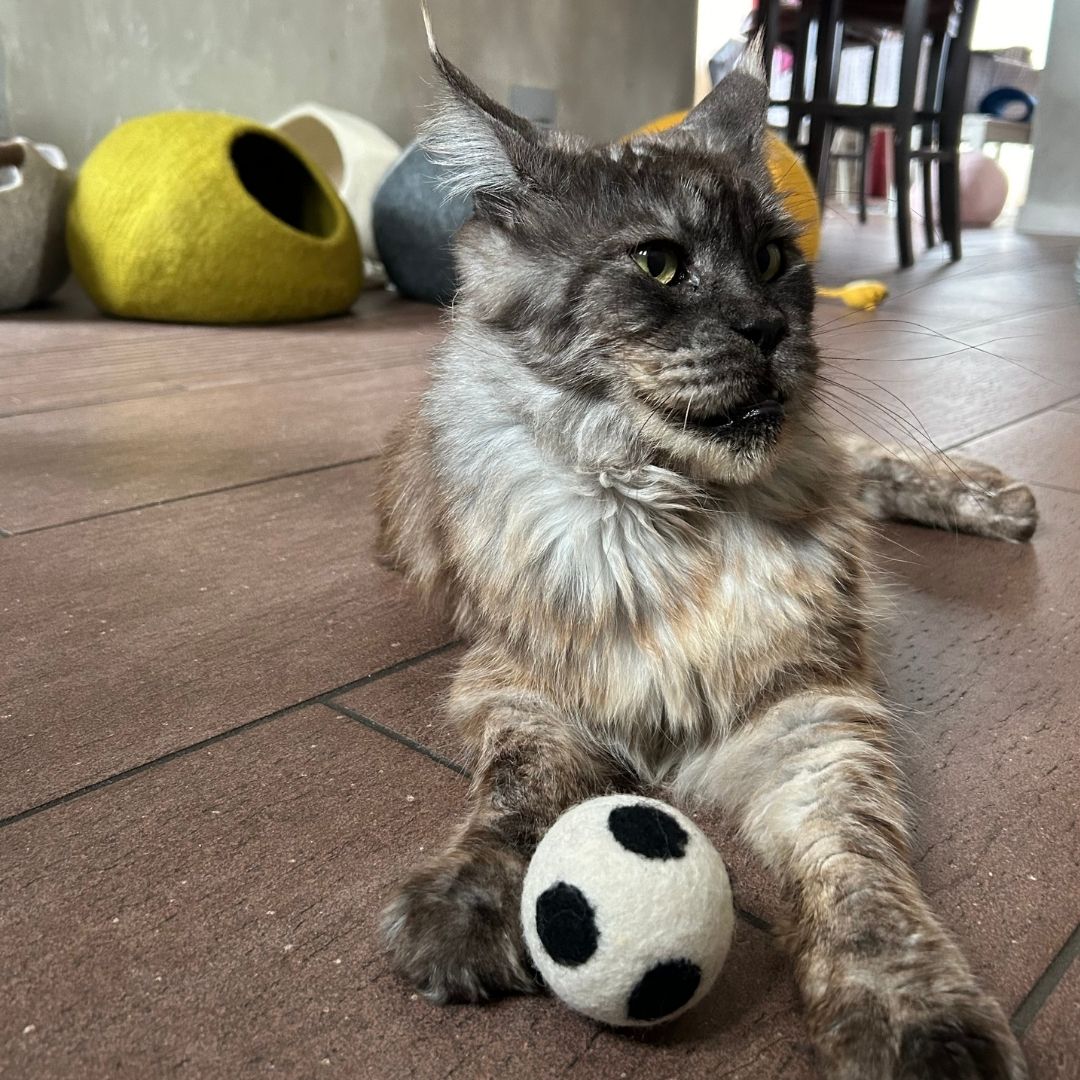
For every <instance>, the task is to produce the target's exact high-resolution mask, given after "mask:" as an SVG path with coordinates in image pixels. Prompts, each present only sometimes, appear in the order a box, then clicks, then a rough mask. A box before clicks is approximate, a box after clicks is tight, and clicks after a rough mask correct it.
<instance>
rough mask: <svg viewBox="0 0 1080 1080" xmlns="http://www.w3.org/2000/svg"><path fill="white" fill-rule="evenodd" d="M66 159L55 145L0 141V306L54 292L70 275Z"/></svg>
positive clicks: (8, 308) (19, 305) (8, 306)
mask: <svg viewBox="0 0 1080 1080" xmlns="http://www.w3.org/2000/svg"><path fill="white" fill-rule="evenodd" d="M69 188H70V185H69V180H68V174H67V161H66V160H65V158H64V155H63V153H61V151H60V150H58V149H57V148H56V147H55V146H48V145H46V144H39V143H33V142H31V141H30V140H29V139H8V140H5V141H3V142H0V237H3V242H2V243H0V311H14V310H16V309H17V308H23V307H26V305H27V304H32V303H33V302H34V301H35V300H44V299H45V298H46V297H48V296H50V295H51V294H52V293H54V292H55V291H56V290H57V289H58V288H60V286H61V285H63V283H64V281H65V280H66V278H67V276H68V260H67V248H66V246H65V242H64V217H65V212H66V210H67V201H68V193H69Z"/></svg>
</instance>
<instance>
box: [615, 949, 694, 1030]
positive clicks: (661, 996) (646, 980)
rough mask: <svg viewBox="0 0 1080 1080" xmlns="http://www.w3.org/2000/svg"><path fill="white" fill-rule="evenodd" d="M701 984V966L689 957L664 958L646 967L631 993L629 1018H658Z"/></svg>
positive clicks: (691, 994) (682, 1001)
mask: <svg viewBox="0 0 1080 1080" xmlns="http://www.w3.org/2000/svg"><path fill="white" fill-rule="evenodd" d="M700 985H701V968H699V967H698V966H697V964H692V963H691V962H690V961H689V960H665V961H664V962H663V963H662V964H657V965H656V966H655V967H652V968H649V970H648V971H646V972H645V974H644V975H642V977H641V979H640V981H639V982H638V984H637V986H635V987H634V989H633V990H632V991H631V992H630V1000H629V1001H628V1002H627V1005H626V1015H627V1016H628V1017H629V1018H630V1019H631V1020H660V1019H662V1018H663V1017H665V1016H670V1015H671V1013H673V1012H675V1011H676V1010H678V1009H681V1008H682V1007H683V1006H684V1005H685V1004H686V1003H687V1002H688V1001H689V1000H690V999H691V998H692V997H693V996H694V994H695V993H697V988H698V987H699V986H700Z"/></svg>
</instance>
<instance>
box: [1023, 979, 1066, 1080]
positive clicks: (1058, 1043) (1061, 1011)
mask: <svg viewBox="0 0 1080 1080" xmlns="http://www.w3.org/2000/svg"><path fill="white" fill-rule="evenodd" d="M1022 1042H1023V1045H1024V1050H1025V1052H1026V1053H1027V1057H1028V1064H1029V1065H1030V1066H1031V1076H1032V1080H1076V1075H1077V1072H1080V962H1078V961H1077V960H1076V959H1074V960H1073V963H1072V966H1071V967H1070V968H1069V970H1068V971H1066V973H1065V976H1064V978H1063V979H1062V980H1061V982H1060V983H1058V985H1057V987H1056V988H1055V990H1054V992H1053V993H1052V994H1051V995H1050V997H1049V998H1048V999H1047V1001H1046V1003H1045V1004H1044V1005H1043V1007H1042V1009H1040V1010H1039V1012H1038V1014H1037V1015H1036V1017H1035V1019H1034V1021H1033V1022H1032V1024H1031V1026H1030V1027H1029V1028H1028V1029H1027V1032H1026V1033H1025V1035H1024V1038H1023V1039H1022Z"/></svg>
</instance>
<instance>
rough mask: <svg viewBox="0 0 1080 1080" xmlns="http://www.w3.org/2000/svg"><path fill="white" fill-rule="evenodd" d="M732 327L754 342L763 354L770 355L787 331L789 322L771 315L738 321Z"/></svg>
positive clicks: (737, 332)
mask: <svg viewBox="0 0 1080 1080" xmlns="http://www.w3.org/2000/svg"><path fill="white" fill-rule="evenodd" d="M731 328H732V330H734V331H735V333H736V334H739V335H741V336H742V337H744V338H746V340H747V341H751V342H753V343H754V344H755V345H756V346H757V347H758V348H759V349H760V350H761V352H762V353H763V355H765V356H768V355H769V353H771V352H772V351H773V349H775V348H776V346H777V345H779V344H780V341H781V339H782V338H783V336H784V335H785V334H786V333H787V322H786V321H785V320H784V319H781V318H779V317H778V316H771V317H765V318H758V319H754V320H753V321H746V322H742V323H736V324H734V325H732V327H731Z"/></svg>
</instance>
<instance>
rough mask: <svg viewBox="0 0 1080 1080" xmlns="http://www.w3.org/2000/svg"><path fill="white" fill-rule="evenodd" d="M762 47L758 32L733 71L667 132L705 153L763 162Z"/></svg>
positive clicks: (766, 100) (764, 95)
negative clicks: (690, 141)
mask: <svg viewBox="0 0 1080 1080" xmlns="http://www.w3.org/2000/svg"><path fill="white" fill-rule="evenodd" d="M762 45H763V38H762V35H761V33H760V32H759V33H757V34H755V35H754V37H753V38H752V39H751V40H750V41H749V43H748V44H747V47H746V48H745V49H744V50H743V53H742V55H741V56H740V57H739V61H738V63H737V65H736V66H735V69H734V70H733V71H731V72H730V73H729V74H727V75H725V76H724V78H722V79H721V80H720V81H719V82H718V83H717V84H716V86H714V87H713V88H712V90H711V91H710V92H709V93H708V94H707V95H706V96H705V97H704V98H702V100H701V101H699V102H698V104H697V105H695V106H694V108H693V109H691V110H690V112H689V114H688V115H687V117H686V119H685V120H683V122H682V123H681V124H680V125H679V126H678V127H677V128H673V129H671V130H672V131H673V132H679V133H681V134H683V135H689V136H690V137H691V138H693V139H694V141H695V142H697V143H699V144H701V145H702V146H704V147H705V149H707V150H709V151H713V152H721V153H730V154H735V155H737V156H739V157H741V158H747V157H750V158H761V159H762V161H764V146H765V123H766V115H767V113H768V109H769V87H768V83H767V82H766V80H765V67H764V63H763V59H762V57H763V48H762Z"/></svg>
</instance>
